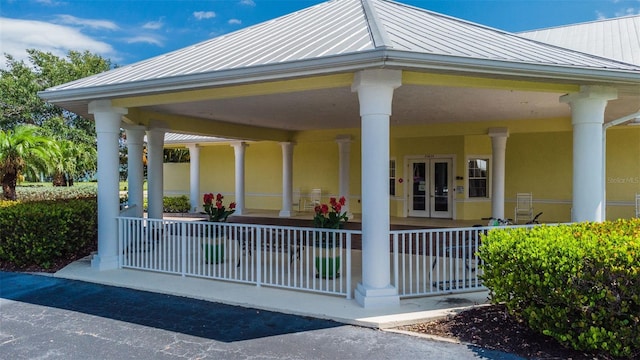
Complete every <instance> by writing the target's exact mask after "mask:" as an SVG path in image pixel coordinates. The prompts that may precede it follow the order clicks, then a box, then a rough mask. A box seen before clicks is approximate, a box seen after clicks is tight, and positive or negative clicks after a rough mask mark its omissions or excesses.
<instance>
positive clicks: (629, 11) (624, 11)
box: [615, 7, 640, 17]
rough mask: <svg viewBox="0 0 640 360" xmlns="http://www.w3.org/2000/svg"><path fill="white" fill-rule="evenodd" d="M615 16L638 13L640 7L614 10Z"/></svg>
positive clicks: (639, 13)
mask: <svg viewBox="0 0 640 360" xmlns="http://www.w3.org/2000/svg"><path fill="white" fill-rule="evenodd" d="M615 15H616V17H620V16H627V15H640V8H637V9H636V8H632V7H630V8H626V9H622V10H618V11H616V14H615Z"/></svg>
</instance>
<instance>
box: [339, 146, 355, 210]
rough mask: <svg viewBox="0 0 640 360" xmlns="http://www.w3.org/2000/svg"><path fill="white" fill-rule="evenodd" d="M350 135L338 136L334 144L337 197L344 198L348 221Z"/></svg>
mask: <svg viewBox="0 0 640 360" xmlns="http://www.w3.org/2000/svg"><path fill="white" fill-rule="evenodd" d="M351 141H352V140H351V135H338V136H337V137H336V142H337V143H338V177H339V182H338V191H339V196H344V198H345V199H347V203H346V206H345V207H344V208H343V211H346V212H347V216H348V217H349V219H351V218H352V214H351V211H349V201H348V200H349V181H350V178H349V171H350V167H351V165H350V160H351Z"/></svg>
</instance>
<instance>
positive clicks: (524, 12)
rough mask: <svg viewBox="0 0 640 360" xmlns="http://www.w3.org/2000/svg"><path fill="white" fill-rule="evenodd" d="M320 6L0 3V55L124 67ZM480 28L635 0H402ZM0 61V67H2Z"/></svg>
mask: <svg viewBox="0 0 640 360" xmlns="http://www.w3.org/2000/svg"><path fill="white" fill-rule="evenodd" d="M321 2H323V0H208V1H204V0H193V1H191V0H0V53H2V54H5V53H8V54H11V55H12V56H13V57H14V58H16V59H18V60H26V58H27V53H26V51H25V50H26V49H32V48H35V49H38V50H43V51H47V52H51V53H53V54H55V55H58V56H64V55H65V54H66V53H67V52H68V51H69V50H77V51H84V50H88V51H90V52H92V53H96V54H99V55H101V56H103V57H105V58H108V59H110V60H111V62H112V63H113V64H117V65H118V66H123V65H127V64H132V63H135V62H138V61H141V60H144V59H148V58H151V57H154V56H157V55H161V54H164V53H167V52H170V51H173V50H176V49H180V48H183V47H186V46H189V45H192V44H195V43H198V42H201V41H204V40H207V39H210V38H213V37H216V36H219V35H223V34H226V33H229V32H233V31H236V30H239V29H242V28H245V27H248V26H251V25H254V24H257V23H260V22H263V21H267V20H270V19H273V18H276V17H279V16H282V15H286V14H288V13H291V12H294V11H298V10H301V9H304V8H306V7H309V6H313V5H316V4H319V3H321ZM400 2H403V3H406V4H409V5H413V6H417V7H420V8H424V9H428V10H431V11H435V12H439V13H443V14H447V15H450V16H454V17H458V18H461V19H464V20H468V21H472V22H475V23H479V24H482V25H486V26H490V27H494V28H498V29H502V30H506V31H511V32H518V31H525V30H533V29H540V28H548V27H554V26H561V25H567V24H573V23H579V22H588V21H596V20H599V19H606V18H613V17H619V16H627V15H637V14H640V0H401V1H400ZM5 67H6V64H5V59H4V57H3V58H2V60H1V61H0V68H5Z"/></svg>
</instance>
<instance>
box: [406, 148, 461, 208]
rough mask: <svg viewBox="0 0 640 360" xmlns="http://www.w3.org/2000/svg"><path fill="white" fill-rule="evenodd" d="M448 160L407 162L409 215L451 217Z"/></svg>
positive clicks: (450, 165) (451, 196)
mask: <svg viewBox="0 0 640 360" xmlns="http://www.w3.org/2000/svg"><path fill="white" fill-rule="evenodd" d="M452 164H453V160H452V159H451V158H430V159H424V158H422V159H409V162H408V165H409V172H410V173H409V176H408V177H407V180H408V187H409V192H408V193H409V216H418V217H432V218H452V217H453V211H452V206H453V188H452V186H453V181H452V176H451V170H452Z"/></svg>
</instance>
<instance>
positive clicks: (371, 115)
mask: <svg viewBox="0 0 640 360" xmlns="http://www.w3.org/2000/svg"><path fill="white" fill-rule="evenodd" d="M401 84H402V72H401V71H399V70H383V69H379V70H364V71H361V72H359V73H357V74H356V76H355V79H354V83H353V86H352V90H353V91H357V92H358V99H359V101H360V117H361V119H362V130H361V131H362V282H361V283H359V284H358V286H357V288H356V291H355V298H356V301H357V302H358V303H359V304H360V305H362V306H363V307H365V308H375V307H387V306H398V305H399V304H400V297H399V296H398V291H397V289H396V288H395V287H393V286H391V271H390V265H391V264H390V251H391V249H390V247H389V230H390V221H389V126H390V125H389V119H390V116H391V104H392V100H393V91H394V89H396V88H397V87H399V86H400V85H401Z"/></svg>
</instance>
